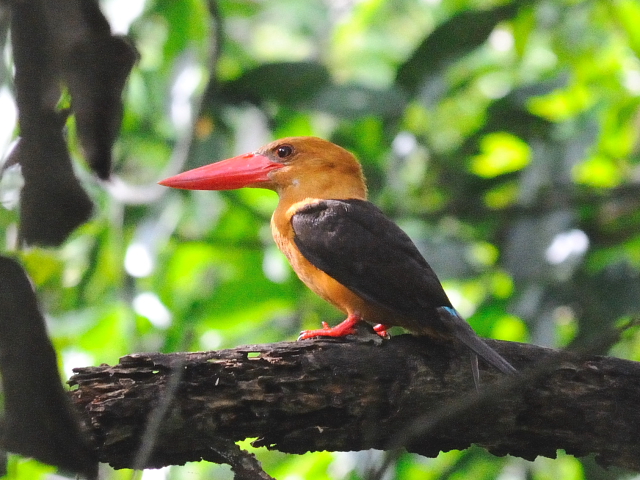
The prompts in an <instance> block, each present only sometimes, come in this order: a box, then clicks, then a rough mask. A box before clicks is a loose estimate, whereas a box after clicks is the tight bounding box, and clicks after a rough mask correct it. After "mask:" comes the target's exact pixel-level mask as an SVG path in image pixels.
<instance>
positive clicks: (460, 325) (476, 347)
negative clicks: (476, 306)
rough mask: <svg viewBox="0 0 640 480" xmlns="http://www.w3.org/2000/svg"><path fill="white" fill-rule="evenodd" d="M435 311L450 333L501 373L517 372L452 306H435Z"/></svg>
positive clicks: (510, 373)
mask: <svg viewBox="0 0 640 480" xmlns="http://www.w3.org/2000/svg"><path fill="white" fill-rule="evenodd" d="M437 311H438V314H439V315H440V319H441V320H442V321H443V322H444V324H445V325H446V326H447V327H448V328H449V329H450V331H451V333H452V334H453V335H454V336H455V337H456V338H457V339H458V340H459V341H461V342H462V343H464V344H465V345H466V346H467V347H468V348H469V349H471V350H472V351H473V352H474V353H475V354H476V355H478V356H479V357H480V358H482V359H483V360H484V361H486V362H487V363H489V364H490V365H493V366H494V367H495V368H497V369H498V370H500V371H501V372H502V373H505V374H509V375H512V374H514V373H517V372H518V371H517V370H516V369H515V368H514V367H513V365H511V364H510V363H509V362H507V361H506V360H505V359H504V358H502V356H501V355H500V354H499V353H498V352H496V351H495V350H494V349H493V348H491V347H490V346H489V345H487V344H486V343H484V341H483V340H482V339H481V338H480V337H479V336H478V335H477V334H476V332H474V331H473V328H471V325H469V324H468V323H467V322H466V321H465V320H464V319H463V318H462V317H461V316H460V315H459V314H458V312H456V311H455V310H454V309H453V308H450V307H439V308H437ZM476 368H477V362H476ZM474 376H475V375H474Z"/></svg>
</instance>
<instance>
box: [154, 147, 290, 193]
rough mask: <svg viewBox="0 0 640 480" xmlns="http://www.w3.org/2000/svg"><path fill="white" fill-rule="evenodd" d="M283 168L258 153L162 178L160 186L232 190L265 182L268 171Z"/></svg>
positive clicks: (246, 154)
mask: <svg viewBox="0 0 640 480" xmlns="http://www.w3.org/2000/svg"><path fill="white" fill-rule="evenodd" d="M281 167H284V165H282V164H281V163H276V162H272V161H271V160H270V159H269V157H266V156H265V155H260V154H258V153H245V154H244V155H239V156H237V157H233V158H229V159H227V160H222V161H221V162H216V163H212V164H210V165H205V166H203V167H199V168H194V169H193V170H188V171H186V172H182V173H179V174H178V175H175V176H173V177H169V178H166V179H164V180H162V181H161V182H158V183H159V184H160V185H164V186H165V187H171V188H182V189H184V190H233V189H236V188H242V187H248V186H250V185H253V184H257V183H261V182H268V181H270V178H269V176H268V174H269V172H270V171H271V170H275V169H277V168H281Z"/></svg>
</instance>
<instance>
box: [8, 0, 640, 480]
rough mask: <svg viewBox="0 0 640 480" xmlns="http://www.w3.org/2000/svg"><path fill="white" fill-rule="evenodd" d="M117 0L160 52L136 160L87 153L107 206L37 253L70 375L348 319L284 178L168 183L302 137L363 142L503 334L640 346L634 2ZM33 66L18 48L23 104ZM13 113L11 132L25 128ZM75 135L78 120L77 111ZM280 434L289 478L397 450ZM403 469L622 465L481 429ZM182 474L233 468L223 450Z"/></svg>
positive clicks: (120, 12) (386, 190) (418, 227)
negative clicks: (305, 273) (289, 226)
mask: <svg viewBox="0 0 640 480" xmlns="http://www.w3.org/2000/svg"><path fill="white" fill-rule="evenodd" d="M138 6H139V7H140V11H139V12H136V11H134V10H135V8H136V7H138ZM103 7H104V9H105V11H106V12H107V13H109V12H113V13H112V14H110V18H111V20H112V25H113V26H114V27H115V26H116V25H123V27H120V28H124V29H125V30H126V29H127V28H128V27H129V25H128V24H127V17H128V16H129V15H130V17H131V19H132V23H131V25H130V28H129V29H128V32H129V34H130V36H131V38H132V39H133V41H134V43H135V44H136V45H137V47H138V49H139V51H140V53H141V59H140V61H139V63H138V65H137V67H136V68H135V69H134V71H133V72H132V75H131V77H130V79H129V81H128V86H127V89H126V93H125V113H124V121H123V126H122V130H121V135H120V138H119V140H118V142H117V144H116V146H115V150H114V157H115V159H116V160H115V162H116V165H115V169H114V179H113V180H112V181H111V182H110V183H102V184H101V183H98V182H97V181H96V180H95V179H93V178H91V176H90V175H89V174H88V170H87V169H86V168H85V167H84V166H83V165H82V163H81V162H79V163H78V170H79V174H80V175H81V176H82V177H83V180H84V183H85V185H86V186H87V187H88V188H89V189H90V191H91V195H92V197H93V200H94V202H95V203H96V205H97V208H96V212H95V215H94V217H93V219H92V220H91V221H90V222H89V223H87V224H86V225H84V226H82V227H81V228H79V229H78V230H77V231H76V232H75V233H74V234H73V236H72V238H70V239H69V240H68V241H67V242H66V243H65V244H64V245H63V246H62V247H61V248H59V249H38V248H22V249H20V251H19V257H20V258H21V260H22V262H23V263H24V265H25V266H26V268H27V269H28V270H29V272H30V274H31V276H32V278H33V280H34V283H35V286H36V288H37V291H38V294H39V296H40V299H41V302H42V305H43V308H44V309H45V311H46V312H47V313H48V315H49V318H50V324H49V328H50V332H51V335H52V336H53V339H54V343H55V345H56V347H57V349H58V352H59V354H60V359H61V363H62V365H63V367H64V371H65V374H66V375H69V374H70V369H71V368H72V367H73V366H83V365H87V364H99V363H101V362H106V363H114V362H116V361H117V359H118V357H119V356H120V355H124V354H127V353H130V352H134V351H156V350H157V351H162V352H170V351H176V350H187V349H189V350H202V349H216V348H224V347H231V346H235V345H239V344H247V343H264V342H271V341H276V340H285V339H290V340H293V339H295V338H296V336H297V333H298V332H299V331H300V330H301V329H303V328H314V327H316V326H318V325H319V322H320V321H321V320H325V319H326V320H328V321H330V322H331V323H335V322H336V321H338V320H339V319H340V315H339V314H338V313H337V312H336V311H335V310H333V309H332V308H331V307H329V306H328V305H326V304H324V303H323V302H322V301H321V300H320V299H318V298H316V297H314V295H313V294H312V293H310V292H309V291H307V290H306V288H305V287H303V286H302V285H301V283H300V282H299V281H298V279H297V278H295V275H294V274H293V273H292V272H291V270H290V268H289V267H288V265H287V264H286V261H285V260H284V259H283V257H282V256H281V255H280V254H279V252H277V250H276V248H275V246H274V245H273V243H272V240H271V239H270V234H269V230H268V220H269V216H270V213H271V211H272V209H273V207H274V205H275V202H276V198H275V195H274V194H273V193H272V192H268V191H261V190H242V191H236V192H179V191H169V190H166V189H163V188H162V187H159V186H157V185H155V182H156V181H158V180H160V179H161V178H164V177H166V176H169V175H170V174H173V173H177V172H178V171H181V170H185V169H188V168H193V167H195V166H199V165H202V164H206V163H211V162H213V161H216V160H219V159H222V158H226V157H228V156H230V155H232V154H235V153H242V152H244V151H251V150H253V149H255V148H257V147H258V146H260V145H262V144H264V143H266V142H267V141H269V140H271V139H273V138H278V137H283V136H291V135H317V136H321V137H325V138H328V139H331V140H332V141H334V142H335V143H339V144H341V145H342V146H344V147H346V148H348V149H350V150H352V151H353V152H354V153H355V154H356V155H357V156H358V157H359V158H360V159H361V160H362V162H363V165H364V169H365V172H366V175H367V177H368V179H369V186H370V197H371V199H372V200H373V201H374V202H375V203H377V204H378V205H380V206H381V207H382V208H383V209H384V210H385V211H386V212H387V213H388V214H389V215H391V216H392V217H393V218H394V219H395V220H396V221H397V222H398V223H399V224H400V225H401V226H402V227H403V228H405V229H406V231H407V232H408V233H409V234H410V235H411V236H412V238H414V240H415V241H416V243H417V244H418V245H419V247H420V248H421V249H422V251H423V253H424V255H425V257H426V258H427V259H428V260H429V261H430V263H431V264H432V266H433V267H434V269H435V270H436V272H438V274H439V276H440V278H441V279H442V280H443V283H444V284H445V287H446V289H447V291H448V293H449V294H450V296H451V299H452V301H453V303H454V305H456V307H457V308H458V309H459V310H460V311H461V312H462V313H463V314H464V315H465V316H467V317H468V318H469V321H470V323H471V324H472V325H473V327H474V328H475V329H476V331H477V332H478V333H479V334H480V335H483V336H489V337H496V338H502V339H507V340H516V341H530V342H533V343H536V344H543V345H549V346H570V347H573V348H583V349H587V350H588V351H591V352H594V353H606V352H608V351H611V353H612V354H614V355H618V356H623V357H626V358H631V359H635V360H638V359H640V336H639V334H638V332H637V331H636V330H633V329H631V330H628V331H626V332H625V333H624V335H623V336H622V337H621V338H618V335H617V334H616V330H615V328H616V326H617V325H619V324H620V322H623V321H625V320H628V319H629V318H632V317H633V316H636V315H637V314H638V311H639V303H640V282H639V281H638V278H639V275H640V254H639V252H640V233H639V232H640V228H639V227H640V214H639V213H638V212H640V208H639V207H640V200H639V199H640V187H638V178H640V177H639V173H640V170H639V166H638V163H639V160H640V157H639V154H638V130H639V129H638V121H639V119H640V117H639V115H638V113H639V109H638V107H639V104H640V62H639V60H638V55H640V36H639V34H638V29H637V27H636V26H637V25H639V24H640V6H639V4H638V3H637V2H635V1H634V0H615V1H609V0H606V1H605V0H602V1H597V0H596V1H576V0H563V1H559V2H550V1H546V0H537V1H534V0H529V1H526V0H513V1H510V2H509V1H506V2H495V1H492V0H451V1H442V2H440V1H437V0H435V1H421V0H400V1H396V2H383V1H378V0H361V1H358V2H338V1H334V2H323V1H320V0H308V1H305V2H295V1H292V0H271V1H269V2H252V1H247V0H220V1H219V2H214V0H210V1H209V2H208V3H207V2H205V1H204V0H188V1H187V0H183V1H181V2H174V1H171V0H155V1H153V0H148V1H146V2H142V0H138V1H137V2H131V1H130V0H125V1H118V0H111V1H110V2H107V1H106V0H105V2H104V3H103ZM130 10H131V11H130ZM4 21H5V22H6V19H4ZM123 22H124V23H123ZM4 31H5V30H3V32H4ZM9 71H10V66H9V65H3V66H2V68H1V69H0V80H1V81H2V83H3V85H4V86H3V87H2V89H0V103H1V104H2V105H4V107H3V109H4V111H5V112H6V117H7V118H10V117H11V115H10V113H11V105H12V103H11V100H10V96H9V95H8V92H9V90H7V88H10V86H11V81H10V79H9V78H8V72H9ZM3 115H4V114H3ZM2 128H4V130H5V131H2V132H0V141H1V140H2V139H4V138H6V137H7V132H8V131H9V130H7V129H8V128H9V129H13V128H14V125H13V124H11V125H10V126H7V125H6V124H5V125H3V126H2ZM68 135H69V137H70V138H71V140H72V141H75V139H76V133H75V130H74V124H73V121H70V122H69V125H68ZM3 148H5V149H6V148H7V147H6V144H4V147H3ZM74 155H75V157H76V158H77V159H81V158H82V154H81V152H80V151H79V149H78V148H77V147H76V150H75V151H74ZM14 170H15V169H12V170H11V171H8V172H6V174H5V175H4V177H3V179H2V183H0V197H1V198H2V203H3V206H4V208H3V209H0V225H1V226H2V227H3V229H4V231H5V235H4V236H3V238H2V248H3V250H5V251H15V250H16V249H17V245H16V240H15V237H16V234H15V232H16V224H17V222H18V218H17V213H16V210H15V194H16V191H17V188H18V187H19V183H20V182H19V174H18V172H17V171H14ZM257 454H258V456H259V458H260V459H261V461H262V462H263V463H264V465H265V468H266V470H267V471H269V472H270V473H271V474H272V475H275V476H276V477H277V478H314V479H316V478H317V479H323V478H354V479H355V478H364V476H365V475H366V468H364V467H363V466H362V464H363V463H366V464H367V465H375V464H376V463H380V462H381V460H380V458H379V455H378V454H376V453H369V454H367V455H368V456H363V455H364V454H355V453H349V454H344V453H342V454H327V453H320V454H308V455H305V456H302V457H287V456H283V455H281V454H277V453H274V452H265V451H258V452H257ZM12 465H13V464H12ZM12 468H13V467H12ZM33 468H35V467H28V468H26V467H25V469H24V470H20V469H19V468H18V467H17V463H16V470H17V471H18V473H16V474H15V476H13V478H28V477H29V478H35V477H33ZM392 469H393V471H392V473H391V476H395V477H397V478H402V479H405V478H407V479H409V478H466V477H472V478H495V477H497V476H502V475H511V476H513V477H514V478H525V477H529V476H530V477H531V478H536V479H543V478H559V477H558V476H557V475H560V473H559V472H562V473H561V476H562V478H576V479H577V478H588V477H589V476H591V475H596V474H598V475H604V474H603V473H602V472H600V471H598V472H596V470H597V467H594V464H593V462H589V461H587V462H586V463H585V466H584V467H583V465H582V464H580V462H578V461H576V460H574V459H573V458H571V457H566V456H564V457H563V456H561V458H559V459H557V460H555V461H546V460H544V461H543V460H539V461H536V462H533V463H531V462H524V461H522V460H518V459H503V458H494V457H491V456H489V455H488V454H486V453H483V451H482V450H481V449H471V450H469V451H466V452H450V453H446V454H442V455H441V456H440V457H438V458H437V459H424V458H418V457H414V456H411V455H403V456H401V457H400V458H399V459H398V460H397V462H395V464H394V465H393V467H392ZM43 471H44V470H43ZM214 471H215V472H216V473H213V472H214ZM27 472H28V473H27ZM165 474H166V475H167V477H166V478H175V479H178V478H180V479H181V478H209V477H210V476H211V475H215V476H216V477H217V476H218V475H219V476H220V478H223V476H224V474H223V473H222V472H221V470H219V469H218V468H216V467H215V466H212V465H189V466H186V467H184V468H172V469H171V470H170V472H168V473H167V472H163V473H162V475H165ZM39 475H44V473H42V474H39ZM609 475H610V476H615V473H610V474H609ZM124 477H127V478H129V477H128V476H127V475H123V473H122V472H109V473H108V474H107V475H106V476H105V477H104V478H114V479H115V478H124ZM143 477H144V478H146V479H149V478H165V477H163V476H160V474H157V475H156V476H153V474H152V473H145V474H144V475H143Z"/></svg>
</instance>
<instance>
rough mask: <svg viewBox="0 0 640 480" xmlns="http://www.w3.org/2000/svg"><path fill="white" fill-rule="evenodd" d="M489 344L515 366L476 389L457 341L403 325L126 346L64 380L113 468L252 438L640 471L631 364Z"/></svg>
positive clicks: (639, 367) (639, 414)
mask: <svg viewBox="0 0 640 480" xmlns="http://www.w3.org/2000/svg"><path fill="white" fill-rule="evenodd" d="M489 343H490V345H491V346H492V347H494V348H495V349H496V350H497V351H498V352H499V353H500V354H502V355H503V356H504V357H505V358H507V359H508V360H509V361H510V362H512V364H513V365H514V366H515V367H516V368H518V369H519V370H520V372H521V373H520V374H519V375H516V376H505V375H502V374H500V373H498V372H495V371H494V370H492V369H490V368H489V367H486V366H484V365H481V368H482V384H481V389H480V391H479V392H478V391H476V390H475V389H474V387H473V380H472V377H471V368H470V363H469V355H468V353H467V352H466V351H465V350H461V349H458V348H457V347H454V346H452V345H444V344H436V343H434V342H433V341H430V340H429V339H426V338H416V337H412V336H409V335H401V336H397V337H394V338H392V339H391V340H388V341H377V340H369V339H360V340H357V341H345V340H309V341H302V342H293V343H292V342H281V343H275V344H268V345H252V346H246V347H238V348H234V349H230V350H221V351H216V352H199V353H179V354H168V355H162V354H134V355H128V356H126V357H123V358H122V359H121V363H120V364H119V365H116V366H107V365H104V366H99V367H87V368H81V369H77V370H76V372H77V373H76V374H75V375H74V376H73V377H72V378H71V380H70V384H71V385H72V386H74V391H73V392H72V397H73V400H74V402H75V404H76V405H77V407H78V408H79V409H80V410H81V412H82V413H83V415H84V419H85V422H86V425H87V427H88V428H89V430H90V432H91V435H92V436H93V438H94V440H95V444H96V445H97V450H98V453H99V457H100V459H101V461H103V462H107V463H110V464H111V465H113V466H114V467H116V468H123V467H134V466H135V467H138V468H140V467H147V468H148V467H161V466H164V465H171V464H183V463H185V462H187V461H196V460H200V459H205V460H210V461H214V462H226V463H228V461H227V460H225V456H228V453H227V454H225V451H228V450H227V447H230V446H231V447H230V448H233V447H234V445H233V443H234V442H236V441H238V440H242V439H245V438H257V440H255V441H254V444H255V445H258V446H266V447H268V448H270V449H277V450H280V451H282V452H289V453H304V452H307V451H320V450H331V451H345V450H361V449H368V448H377V449H385V450H389V449H396V448H406V450H408V451H410V452H416V453H419V454H422V455H426V456H436V455H438V453H439V452H440V451H448V450H451V449H465V448H467V447H469V446H470V445H471V444H476V445H479V446H482V447H484V448H486V449H487V450H488V451H489V452H491V453H493V454H495V455H499V456H501V455H506V454H510V455H514V456H518V457H522V458H526V459H534V458H536V457H537V456H547V457H555V455H556V451H557V449H564V450H566V452H567V453H570V454H573V455H576V456H584V455H588V454H594V455H595V456H596V459H597V460H598V462H599V463H601V464H603V465H616V466H619V467H624V468H628V469H634V470H640V433H639V432H640V409H639V408H637V399H638V398H640V364H639V363H636V362H630V361H626V360H620V359H616V358H609V357H595V356H591V357H586V356H582V357H580V356H577V355H574V354H570V353H566V352H560V351H556V350H551V349H546V348H541V347H537V346H534V345H525V344H518V343H513V342H498V341H489ZM143 439H144V440H143ZM141 443H142V444H143V447H142V448H141V447H140V445H141Z"/></svg>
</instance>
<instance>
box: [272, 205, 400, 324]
mask: <svg viewBox="0 0 640 480" xmlns="http://www.w3.org/2000/svg"><path fill="white" fill-rule="evenodd" d="M304 203H307V202H304ZM299 208H300V205H297V204H296V205H293V206H292V207H291V208H289V209H287V211H286V212H282V211H279V210H276V211H275V213H274V214H273V217H272V219H271V233H272V234H273V239H274V240H275V242H276V244H277V245H278V248H279V249H280V250H281V251H282V253H284V254H285V256H286V257H287V259H288V260H289V263H290V264H291V266H292V267H293V270H294V271H295V272H296V274H297V275H298V277H299V278H300V280H302V281H303V282H304V283H305V285H307V287H309V288H310V289H311V290H312V291H313V292H314V293H316V294H317V295H318V296H320V297H322V298H323V299H324V300H326V301H327V302H329V303H331V304H332V305H334V306H335V307H337V308H338V309H339V310H341V311H342V312H344V313H346V314H351V313H355V312H358V313H359V314H360V315H361V316H362V318H363V319H364V320H367V321H368V322H371V323H385V324H389V325H391V324H395V325H399V324H400V323H398V322H397V321H396V322H394V321H393V319H392V318H391V315H392V314H391V312H389V311H387V310H385V309H381V308H380V307H377V306H374V305H371V304H370V303H368V302H366V301H365V300H364V299H362V298H361V297H360V296H359V295H357V294H356V293H354V292H352V291H351V290H349V289H348V288H347V287H345V286H344V285H342V284H341V283H340V282H338V281H337V280H335V279H334V278H332V277H330V276H329V275H327V274H326V273H325V272H323V271H322V270H320V269H318V268H317V267H315V266H314V265H313V264H312V263H311V262H309V261H308V260H307V259H306V258H305V257H304V256H303V255H302V254H301V253H300V250H298V247H297V246H296V244H295V241H294V232H293V227H292V226H291V217H292V216H293V215H294V214H295V212H296V211H297V210H298V209H299ZM401 323H402V322H401Z"/></svg>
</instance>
